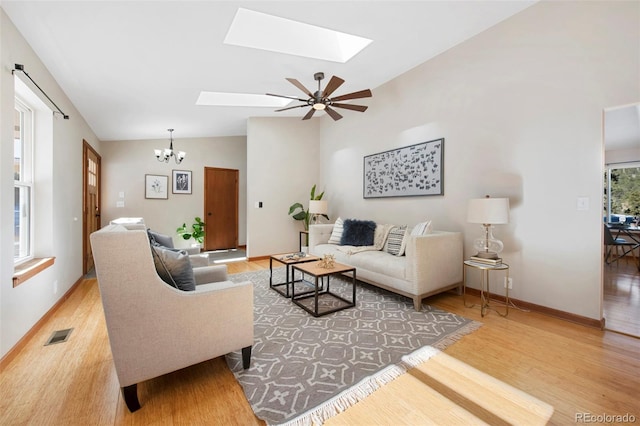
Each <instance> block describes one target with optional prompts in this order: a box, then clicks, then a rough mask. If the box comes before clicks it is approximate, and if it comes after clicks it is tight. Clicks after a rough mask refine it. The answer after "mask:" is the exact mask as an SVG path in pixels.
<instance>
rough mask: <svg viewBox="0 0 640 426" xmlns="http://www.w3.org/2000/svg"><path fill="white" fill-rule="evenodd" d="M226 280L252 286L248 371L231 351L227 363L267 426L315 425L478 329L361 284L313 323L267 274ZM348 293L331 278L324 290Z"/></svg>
mask: <svg viewBox="0 0 640 426" xmlns="http://www.w3.org/2000/svg"><path fill="white" fill-rule="evenodd" d="M230 279H231V280H233V281H236V282H241V281H246V280H249V281H251V282H253V283H254V321H255V329H254V330H255V339H254V346H253V353H252V357H251V367H250V368H249V369H248V370H243V369H242V357H241V354H240V352H239V351H238V352H234V353H231V354H229V355H227V363H228V365H229V367H230V368H231V370H232V371H233V372H234V374H235V376H236V378H237V380H238V382H239V383H240V384H241V385H242V388H243V389H244V392H245V394H246V396H247V399H248V400H249V403H250V404H251V407H252V408H253V411H254V412H255V414H256V416H258V417H259V418H261V419H262V420H264V421H266V422H267V424H269V425H274V424H286V423H288V424H296V425H298V424H299V425H303V424H312V423H313V424H316V423H322V422H323V421H324V420H326V419H327V418H329V417H331V416H333V415H336V414H338V413H339V412H342V411H344V409H346V408H347V407H349V406H351V405H353V404H355V403H356V402H357V401H359V400H361V399H363V398H364V397H366V396H367V395H369V394H370V393H371V392H373V391H374V390H375V389H377V388H378V387H380V386H381V385H383V384H384V383H387V382H389V381H391V380H393V379H395V378H396V377H398V376H399V375H401V374H403V373H404V372H406V370H407V369H408V368H410V367H411V366H412V365H415V364H416V363H418V362H419V361H420V359H421V358H423V359H428V357H429V356H431V355H433V354H434V353H435V352H437V349H444V348H445V347H446V346H448V345H449V344H451V343H453V342H455V341H456V340H458V339H459V338H461V337H462V336H464V335H465V334H469V333H471V332H473V331H474V330H476V329H477V328H478V327H480V326H481V325H482V324H481V323H479V322H475V321H472V320H469V319H466V318H463V317H460V316H458V315H455V314H452V313H450V312H446V311H442V310H439V309H436V308H433V307H431V306H429V305H423V307H422V311H421V312H416V311H415V310H414V309H413V301H412V300H410V299H408V298H405V297H402V296H398V295H395V294H393V293H390V292H387V291H385V290H382V289H378V288H377V287H374V286H369V285H367V284H363V283H358V285H357V290H356V292H357V294H356V306H355V307H353V308H349V309H346V310H343V311H339V312H335V313H333V314H329V315H327V316H324V317H319V318H314V317H313V316H311V315H309V314H308V313H307V312H305V311H304V310H302V309H301V308H300V307H298V306H296V305H294V304H293V303H292V302H291V300H289V299H287V298H285V297H284V296H281V295H280V294H279V293H277V292H276V291H274V290H271V289H270V288H269V271H268V270H263V271H258V272H249V273H242V274H235V275H230ZM282 281H284V268H283V267H281V268H277V269H274V283H275V282H282ZM299 285H304V284H299ZM350 289H351V287H350V280H349V283H348V282H347V281H346V280H344V279H342V278H332V280H331V291H332V292H336V293H342V294H345V295H348V296H347V298H348V299H351V297H350ZM296 293H298V290H297V287H296ZM327 303H331V302H330V301H329V302H327ZM425 347H426V348H425ZM407 356H409V357H407ZM411 357H413V358H412V359H411Z"/></svg>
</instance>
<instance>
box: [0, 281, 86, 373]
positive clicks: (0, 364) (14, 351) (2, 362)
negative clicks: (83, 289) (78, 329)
mask: <svg viewBox="0 0 640 426" xmlns="http://www.w3.org/2000/svg"><path fill="white" fill-rule="evenodd" d="M84 280H85V278H84V276H82V277H80V278H78V280H77V281H76V282H75V283H74V284H73V285H72V286H71V288H70V289H69V290H68V291H67V292H66V293H65V294H64V295H62V297H61V298H60V299H58V301H57V302H56V303H55V304H54V305H53V306H52V307H51V309H49V310H48V311H47V312H46V313H45V314H44V315H43V316H42V318H40V319H39V320H38V322H36V323H35V324H34V325H33V327H31V329H30V330H29V331H27V333H26V334H25V335H24V336H22V339H20V340H19V341H18V343H16V344H15V345H14V346H13V347H12V348H11V349H9V352H7V353H6V354H5V356H3V357H2V359H0V372H2V371H4V369H5V368H6V367H7V366H8V365H9V364H10V363H11V361H13V359H14V358H15V357H16V356H17V355H18V354H19V353H20V351H21V350H22V349H23V348H24V347H25V345H26V344H27V343H28V342H29V340H30V339H31V338H32V337H33V336H34V335H35V334H36V333H37V332H38V331H40V329H41V328H42V326H43V325H44V323H45V322H47V320H48V319H49V318H51V317H52V316H53V314H55V313H56V311H57V310H58V309H59V308H60V307H61V306H62V304H63V303H64V302H65V301H66V300H67V299H69V297H71V294H72V293H73V292H74V291H75V290H76V289H77V288H78V287H79V285H80V283H82V282H83V281H84Z"/></svg>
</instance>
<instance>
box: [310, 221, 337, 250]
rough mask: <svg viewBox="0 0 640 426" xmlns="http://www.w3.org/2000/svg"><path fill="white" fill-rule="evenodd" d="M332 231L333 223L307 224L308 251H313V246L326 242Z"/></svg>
mask: <svg viewBox="0 0 640 426" xmlns="http://www.w3.org/2000/svg"><path fill="white" fill-rule="evenodd" d="M332 232H333V223H322V224H319V225H311V226H309V253H313V248H314V247H315V246H317V245H318V244H327V243H328V242H329V238H330V237H331V233H332Z"/></svg>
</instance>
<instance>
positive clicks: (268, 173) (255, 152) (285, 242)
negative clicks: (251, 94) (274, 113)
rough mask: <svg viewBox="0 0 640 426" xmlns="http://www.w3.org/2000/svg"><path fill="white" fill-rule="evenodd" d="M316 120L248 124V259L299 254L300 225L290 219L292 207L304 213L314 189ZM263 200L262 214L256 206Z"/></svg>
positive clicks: (253, 121) (260, 120)
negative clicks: (294, 252)
mask: <svg viewBox="0 0 640 426" xmlns="http://www.w3.org/2000/svg"><path fill="white" fill-rule="evenodd" d="M320 121H322V120H321V119H320V120H305V121H302V120H301V119H300V118H285V117H282V118H257V117H255V118H254V117H252V118H250V119H249V121H248V124H247V170H248V181H247V182H248V185H247V235H248V239H247V255H248V256H249V257H261V256H266V255H269V254H275V253H284V252H290V251H292V250H296V251H297V250H298V244H299V243H298V242H299V236H300V234H299V232H300V231H301V230H304V226H303V225H302V222H300V221H296V220H294V219H292V218H291V216H289V215H288V212H289V206H291V205H292V204H293V203H295V202H299V203H302V204H304V206H305V208H308V206H309V203H308V200H309V198H310V197H309V195H310V191H311V187H312V186H313V185H314V184H318V190H319V191H322V190H323V187H322V186H321V185H320V184H319V182H318V170H319V167H318V164H319V161H318V155H319V151H318V149H319V147H318V125H319V122H320ZM258 201H262V203H263V207H262V208H261V209H257V208H255V203H256V202H258Z"/></svg>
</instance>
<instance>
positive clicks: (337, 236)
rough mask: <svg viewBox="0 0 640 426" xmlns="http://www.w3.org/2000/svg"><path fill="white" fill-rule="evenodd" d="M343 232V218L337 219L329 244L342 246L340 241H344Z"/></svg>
mask: <svg viewBox="0 0 640 426" xmlns="http://www.w3.org/2000/svg"><path fill="white" fill-rule="evenodd" d="M342 230H343V221H342V219H341V218H337V219H336V223H334V224H333V231H331V236H330V237H329V241H328V242H329V244H337V245H340V240H341V239H342Z"/></svg>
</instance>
